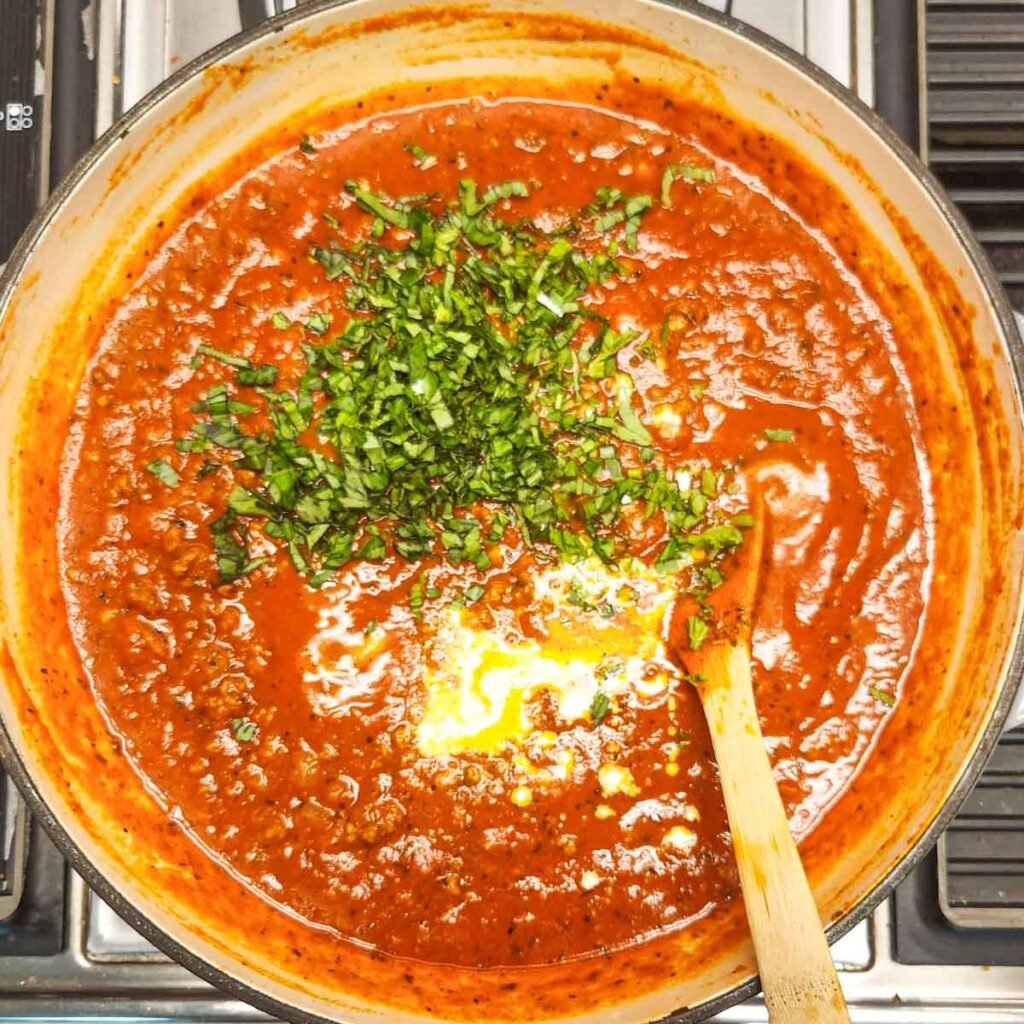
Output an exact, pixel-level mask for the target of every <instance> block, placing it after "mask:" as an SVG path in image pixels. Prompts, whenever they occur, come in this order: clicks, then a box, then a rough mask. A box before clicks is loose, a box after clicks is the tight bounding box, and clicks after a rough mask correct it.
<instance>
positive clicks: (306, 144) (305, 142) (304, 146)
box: [299, 135, 316, 156]
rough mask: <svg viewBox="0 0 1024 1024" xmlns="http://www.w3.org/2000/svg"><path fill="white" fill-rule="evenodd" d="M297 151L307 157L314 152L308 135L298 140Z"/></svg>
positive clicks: (314, 148) (314, 149) (314, 147)
mask: <svg viewBox="0 0 1024 1024" xmlns="http://www.w3.org/2000/svg"><path fill="white" fill-rule="evenodd" d="M299 150H300V151H301V152H303V153H305V154H306V155H307V156H310V155H311V154H313V153H315V152H316V146H314V145H313V140H312V139H311V138H310V137H309V136H308V135H303V136H302V138H301V139H299Z"/></svg>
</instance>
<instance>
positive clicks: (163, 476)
mask: <svg viewBox="0 0 1024 1024" xmlns="http://www.w3.org/2000/svg"><path fill="white" fill-rule="evenodd" d="M146 472H148V473H152V474H153V476H155V477H156V478H157V480H159V481H160V483H162V484H166V485H167V486H168V487H177V486H178V483H179V482H180V481H181V476H180V475H179V473H178V471H177V470H176V469H175V468H174V467H173V466H172V465H171V464H170V463H169V462H166V461H165V460H164V459H154V460H153V461H152V462H147V463H146Z"/></svg>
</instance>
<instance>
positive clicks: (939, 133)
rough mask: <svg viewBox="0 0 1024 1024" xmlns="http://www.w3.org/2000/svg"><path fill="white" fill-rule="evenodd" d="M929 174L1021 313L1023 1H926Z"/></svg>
mask: <svg viewBox="0 0 1024 1024" xmlns="http://www.w3.org/2000/svg"><path fill="white" fill-rule="evenodd" d="M926 30H927V31H926V38H927V69H928V71H927V75H928V125H929V144H930V158H931V161H930V162H931V165H932V168H933V169H934V170H935V171H936V173H937V174H938V175H939V177H940V178H941V179H942V181H943V183H944V184H945V185H946V187H947V188H948V189H949V191H950V195H951V196H952V197H953V199H954V200H955V201H956V202H957V203H959V204H960V207H961V209H962V210H963V211H964V213H965V214H966V216H967V219H968V220H969V221H970V223H971V226H972V227H973V228H974V230H975V233H976V234H977V236H978V238H979V239H980V241H981V242H982V243H983V244H984V246H985V248H986V249H987V250H988V253H989V256H990V257H991V259H992V262H993V264H994V266H995V268H996V270H997V271H998V273H999V276H1000V277H1001V279H1002V281H1003V284H1004V285H1005V286H1006V290H1007V292H1008V294H1009V296H1010V301H1011V302H1012V303H1013V305H1014V306H1015V307H1016V308H1017V309H1022V310H1024V0H1003V2H1001V3H997V2H980V0H974V2H963V0H959V2H953V0H928V5H927V20H926Z"/></svg>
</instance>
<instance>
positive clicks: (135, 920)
mask: <svg viewBox="0 0 1024 1024" xmlns="http://www.w3.org/2000/svg"><path fill="white" fill-rule="evenodd" d="M354 2H357V0H309V2H307V3H305V4H303V5H302V6H301V7H296V8H295V9H293V10H291V11H288V12H285V13H283V14H280V15H276V16H274V17H272V18H269V19H267V20H266V21H263V22H261V23H260V24H258V25H254V26H252V27H250V28H248V29H244V30H243V31H241V32H240V33H238V34H236V35H234V36H230V37H229V38H228V39H226V40H224V41H223V42H221V43H219V44H218V45H217V46H215V47H213V48H212V49H210V50H208V51H206V52H205V53H203V54H200V55H199V56H198V57H196V58H195V59H194V60H192V61H190V62H189V63H187V64H185V65H183V66H182V67H180V68H178V69H177V70H175V71H174V72H173V73H172V74H171V75H170V76H168V77H167V78H166V79H165V80H164V81H163V82H162V83H161V84H160V85H159V86H157V87H156V88H155V89H153V90H152V91H151V92H149V93H147V94H146V95H145V96H144V97H143V98H142V99H141V100H139V102H138V103H136V104H135V105H134V106H133V107H131V108H130V109H129V110H128V111H126V112H125V113H124V114H122V116H121V117H120V118H119V119H118V120H117V121H116V122H115V123H114V124H113V125H112V126H111V127H110V128H108V129H107V131H106V132H104V133H103V135H102V136H100V138H99V139H97V140H96V142H94V143H93V145H92V146H91V147H90V148H89V149H88V150H87V151H86V153H85V154H84V155H83V156H82V157H81V158H80V159H79V160H78V161H77V162H76V164H75V165H74V167H73V168H72V169H71V170H70V171H69V172H68V174H67V175H65V177H64V178H63V179H61V181H60V182H59V183H58V185H57V187H56V188H55V189H54V190H53V191H52V192H51V193H50V196H49V197H48V198H47V200H46V202H45V203H44V204H43V205H42V206H41V207H40V209H39V210H38V212H37V213H36V215H35V216H34V217H33V218H32V220H31V222H30V223H29V225H28V227H27V228H26V229H25V231H24V232H23V233H22V235H21V237H20V238H19V240H18V242H17V244H16V245H15V248H14V250H13V251H12V253H11V256H10V259H9V260H8V262H7V264H6V266H5V267H4V270H3V273H2V274H0V323H2V321H3V318H4V316H5V314H6V312H7V310H8V309H9V307H10V303H11V300H12V298H13V296H14V294H15V292H16V289H17V286H18V283H19V281H20V278H21V276H22V272H23V270H24V268H25V265H26V263H27V262H28V259H29V257H30V256H31V254H32V252H33V251H34V249H35V247H36V245H37V244H38V242H39V239H40V238H41V237H42V236H43V235H44V233H45V232H46V231H47V229H48V228H49V226H50V224H51V223H52V222H53V221H54V220H55V219H56V218H57V216H58V215H59V214H60V212H61V210H62V209H63V207H64V205H65V203H66V202H67V201H68V200H69V199H70V197H71V196H72V195H73V193H74V191H75V189H76V187H77V186H78V184H79V183H80V182H81V181H82V180H83V179H84V178H85V177H86V176H87V175H88V174H89V173H90V172H91V171H92V169H93V168H94V166H95V165H96V164H97V163H98V162H99V161H100V160H101V159H102V158H103V157H104V156H105V155H106V154H107V152H108V151H109V150H111V149H113V147H114V146H115V145H116V144H117V143H118V142H119V141H120V140H121V139H122V138H124V137H125V136H126V135H127V134H128V133H129V132H130V131H132V129H133V128H135V126H136V125H137V124H138V123H139V122H140V121H141V120H142V119H143V118H144V117H145V116H146V115H147V114H148V113H149V112H150V111H151V110H153V109H154V108H155V107H158V106H159V105H160V104H161V103H162V102H163V100H164V99H165V98H167V97H168V96H170V95H171V94H172V93H174V92H175V91H176V90H177V89H178V88H179V87H180V86H182V85H184V84H185V83H186V82H188V81H190V80H192V79H194V78H195V77H197V76H198V75H199V74H201V73H202V72H203V71H205V70H206V69H207V68H208V67H211V66H212V65H214V64H216V63H218V62H220V61H222V60H225V59H228V58H230V57H231V56H232V55H233V54H235V53H236V52H237V51H239V50H241V49H244V48H245V47H246V46H248V45H249V44H250V43H253V42H256V41H258V40H261V39H263V38H265V37H269V36H272V35H275V34H277V33H278V32H281V31H284V29H285V28H287V27H289V26H291V25H292V24H295V23H298V22H300V21H304V20H306V19H308V18H312V17H314V16H316V15H318V14H320V13H321V12H323V11H327V10H331V9H334V8H340V7H344V6H348V5H349V4H350V3H354ZM496 2H498V3H500V2H503V0H496ZM644 2H646V3H650V4H652V5H653V6H659V7H667V8H673V9H676V10H679V11H683V12H685V13H686V14H688V15H691V16H693V17H696V18H702V19H704V20H706V21H709V22H711V23H712V24H714V25H716V26H717V27H718V28H721V29H724V30H726V31H728V32H731V33H732V34H733V35H736V36H739V37H740V38H742V39H744V40H745V41H747V42H750V43H752V44H753V45H755V46H759V47H760V48H762V49H764V50H766V51H768V52H769V53H770V54H772V55H773V56H774V57H776V58H778V59H779V60H781V61H783V62H784V63H786V64H787V65H789V67H790V68H791V69H792V70H794V71H796V72H797V73H799V74H802V75H803V76H804V77H806V78H809V79H810V80H811V82H812V83H813V84H814V85H817V86H818V87H820V88H822V89H823V90H825V91H826V92H827V93H828V94H829V95H830V96H831V97H832V98H833V99H836V100H838V101H839V103H840V104H842V106H843V107H844V108H845V110H846V112H847V113H849V114H851V115H852V116H854V117H856V118H859V119H860V120H861V121H862V122H864V123H865V124H867V126H868V127H869V128H870V129H871V131H872V132H873V134H874V135H875V136H876V137H878V138H879V139H881V141H882V142H883V143H884V144H885V146H886V147H887V149H888V150H889V152H890V153H891V155H892V156H893V157H895V158H896V160H897V161H898V162H899V163H900V164H902V165H903V167H904V169H905V170H907V171H908V172H910V173H911V174H912V175H913V176H914V177H915V178H917V179H918V181H919V182H920V183H921V185H922V187H923V188H924V190H925V192H926V194H927V197H928V199H929V200H930V201H931V202H932V203H933V204H934V205H935V206H936V207H937V208H938V210H939V212H940V213H941V214H942V216H943V218H944V219H945V221H946V224H947V225H948V227H949V228H950V230H951V231H952V233H953V235H954V237H955V239H956V241H957V242H958V244H959V246H960V248H961V249H962V250H963V251H964V253H965V254H966V255H967V257H968V261H969V263H970V264H971V266H972V268H973V269H974V271H975V272H976V273H977V275H978V277H979V278H980V279H981V282H982V284H983V285H984V291H985V294H986V297H987V298H988V300H989V302H990V304H991V306H992V310H993V312H994V314H995V319H996V321H997V322H998V324H999V326H1000V328H1001V329H1002V335H1003V341H1004V342H1005V345H1006V351H1007V355H1008V356H1009V360H1010V369H1011V370H1012V378H1013V382H1014V385H1015V391H1016V397H1017V405H1018V409H1022V408H1024V395H1022V390H1024V340H1022V337H1021V332H1020V331H1019V330H1018V326H1017V322H1016V320H1015V318H1014V315H1013V310H1012V308H1011V306H1010V303H1009V299H1008V298H1007V296H1006V293H1005V291H1004V290H1003V286H1002V283H1001V282H1000V281H999V278H998V276H997V274H996V272H995V269H994V268H993V266H992V264H991V261H990V260H989V258H988V256H987V254H986V253H985V251H984V250H983V249H982V247H981V245H980V243H979V242H978V240H977V239H976V238H975V236H974V234H973V232H972V231H971V229H970V226H969V225H968V223H967V221H966V218H965V217H964V215H963V214H962V213H961V212H960V210H959V209H958V208H957V207H956V205H955V204H954V203H953V201H952V200H951V199H950V198H949V196H948V195H947V194H946V191H945V189H944V188H943V186H942V185H941V184H940V182H939V181H938V179H937V178H936V177H935V175H934V174H932V172H931V170H929V168H928V166H927V165H926V164H925V163H924V161H923V160H922V159H921V157H920V156H919V155H918V154H917V153H915V152H914V151H913V150H912V149H911V148H910V147H909V146H908V145H907V143H906V142H904V140H903V139H902V138H901V137H900V136H899V135H898V134H897V133H896V131H895V130H894V129H893V127H892V126H891V125H890V124H889V123H888V122H887V121H885V120H884V119H883V118H882V117H881V116H880V115H879V114H878V113H877V112H876V111H875V110H873V109H872V108H871V107H869V106H868V105H867V104H866V103H864V101H863V100H861V99H860V97H858V96H856V95H855V94H854V93H853V92H851V91H850V90H848V89H846V88H845V87H844V86H842V85H841V84H840V83H839V82H837V81H836V80H835V79H834V78H832V77H831V76H830V75H829V74H827V73H826V72H825V71H823V70H822V69H821V68H819V67H818V66H817V65H815V64H813V63H812V62H811V61H810V60H809V59H808V58H806V57H805V56H804V55H803V54H800V53H797V52H796V51H794V50H791V49H789V48H788V47H787V46H785V45H783V44H782V43H780V42H778V41H777V40H775V39H774V38H772V37H771V36H769V35H768V34H767V33H765V32H763V31H761V30H760V29H757V28H754V27H752V26H750V25H747V24H746V23H744V22H742V21H739V20H738V19H736V18H734V17H733V16H731V15H728V14H724V13H721V12H719V11H717V10H715V9H713V8H709V7H707V6H704V5H703V4H701V3H700V2H699V0H644ZM421 3H422V0H412V2H411V3H410V5H409V6H410V7H415V6H419V5H420V4H421ZM595 20H598V19H595ZM1018 426H1019V427H1021V428H1022V429H1024V422H1022V421H1019V422H1018ZM1021 600H1022V602H1024V597H1022V599H1021ZM1022 679H1024V627H1022V626H1020V625H1018V627H1017V629H1016V633H1015V636H1014V637H1013V644H1012V648H1011V650H1010V656H1009V659H1008V660H1007V662H1006V665H1005V667H1004V669H1003V678H1002V681H1001V683H1000V689H999V695H998V697H997V699H996V703H995V705H994V707H993V709H992V712H991V714H990V715H989V719H988V722H987V723H986V725H985V728H984V731H983V732H982V735H981V737H980V738H979V741H978V745H977V747H976V748H975V749H974V751H973V752H972V753H971V755H970V757H969V758H967V760H966V762H965V763H964V765H963V766H962V769H961V772H960V776H959V779H958V780H957V783H956V785H955V786H954V787H953V789H952V790H951V791H950V793H949V795H948V796H947V797H946V799H945V801H944V802H943V804H942V806H941V807H940V808H939V810H938V812H937V814H936V815H935V817H934V818H933V819H932V821H931V822H930V823H929V825H928V826H927V828H925V829H924V831H923V832H922V833H921V834H920V835H919V836H918V838H917V840H916V841H915V842H914V843H913V844H912V845H911V846H910V847H908V849H907V850H906V851H905V852H904V854H903V856H902V857H901V858H900V859H899V860H898V861H897V862H896V863H895V864H894V865H893V867H892V868H891V869H890V870H889V872H888V873H887V874H886V875H885V876H884V877H883V878H882V879H881V880H880V881H879V882H878V883H877V884H876V886H875V887H874V888H873V889H872V890H871V891H870V892H868V893H867V894H865V895H864V896H863V897H862V898H861V899H860V900H859V901H858V902H857V903H856V904H854V905H853V906H852V907H851V908H850V909H849V910H848V911H847V912H846V913H845V914H843V916H842V917H840V918H839V919H838V920H836V921H834V922H832V924H830V925H829V926H828V927H827V928H826V930H825V934H826V938H827V939H828V942H829V943H830V944H831V943H834V942H835V941H836V940H837V939H839V938H841V937H842V936H843V935H845V934H846V933H847V932H848V931H849V930H850V929H851V928H853V927H854V926H855V925H857V924H859V923H860V922H861V921H862V920H864V919H865V918H866V917H867V916H868V914H870V913H871V912H872V911H873V910H874V909H875V908H876V907H877V906H878V905H879V904H880V903H881V902H882V901H883V900H885V899H887V898H888V897H889V896H891V895H892V893H893V891H894V890H895V888H896V886H897V885H898V884H899V883H900V882H901V881H902V880H903V879H904V878H905V877H906V876H907V875H908V874H909V873H910V871H911V870H912V869H913V868H914V867H915V866H916V865H917V864H918V862H919V861H920V860H921V859H922V858H923V857H924V856H925V854H926V853H927V852H928V851H929V850H930V849H931V848H932V847H933V846H934V845H935V843H936V842H937V841H938V838H939V836H940V835H941V833H942V832H943V831H944V830H945V829H946V827H947V826H948V825H949V823H950V822H951V821H952V819H953V817H954V816H955V814H956V812H957V811H958V810H959V808H960V805H961V804H962V803H963V801H964V799H965V798H966V797H967V795H968V794H969V793H970V792H971V790H972V789H973V788H974V785H975V783H976V781H977V779H978V777H979V775H980V774H981V772H982V769H983V768H984V766H985V764H986V762H987V761H988V759H989V756H990V755H991V753H992V751H993V748H994V747H995V744H996V742H997V741H998V739H999V737H1000V735H1001V734H1002V732H1003V727H1004V724H1005V721H1006V719H1007V716H1008V715H1009V712H1010V708H1011V705H1012V704H1013V698H1014V696H1015V694H1016V690H1017V684H1018V683H1019V682H1020V681H1021V680H1022ZM0 763H2V765H3V768H4V769H5V770H6V771H7V773H8V774H9V775H10V776H11V778H12V779H13V780H14V782H15V784H16V785H17V787H18V789H19V791H20V792H21V795H22V798H23V799H24V800H25V802H26V804H27V805H28V808H29V810H30V812H31V813H32V815H33V817H35V818H36V820H37V821H39V823H40V824H41V825H42V826H43V828H44V829H45V830H46V832H47V834H48V835H49V837H50V838H51V839H52V840H53V842H54V844H55V845H56V846H57V848H58V850H60V852H61V854H62V855H63V856H64V857H65V858H67V860H68V862H69V863H70V865H71V867H72V868H74V870H75V871H76V872H78V874H79V875H81V876H82V878H83V879H84V880H85V882H86V883H87V884H88V885H89V887H90V888H92V889H93V890H94V891H95V892H96V893H97V894H98V895H99V896H100V897H101V898H102V899H103V900H104V902H106V903H107V904H109V906H110V907H111V908H112V909H113V910H114V911H115V912H116V913H117V914H118V915H119V916H120V917H122V918H123V919H124V920H125V921H126V922H127V923H128V924H129V925H131V927H132V928H134V929H135V930H136V931H138V932H139V933H140V934H141V935H142V936H143V937H144V938H145V939H147V940H148V941H149V942H151V943H152V944H153V945H154V946H156V947H157V948H158V949H159V950H161V951H162V952H163V953H165V954H167V955H168V956H169V957H171V958H172V959H173V960H174V961H175V962H176V963H178V964H180V965H181V966H183V967H185V968H186V969H187V970H188V971H190V972H192V973H193V974H195V975H196V976H197V977H199V978H201V979H202V980H204V981H206V982H208V983H210V984H211V985H213V986H214V987H216V988H217V989H218V990H219V991H221V992H223V993H224V994H226V995H228V996H231V997H234V998H236V999H240V1000H242V1001H243V1002H246V1003H248V1004H249V1005H251V1006H253V1007H255V1008H256V1009H258V1010H262V1011H264V1012H265V1013H268V1014H272V1015H274V1016H277V1017H280V1018H282V1019H284V1020H288V1021H292V1022H295V1024H305V1022H315V1024H337V1018H331V1017H325V1016H322V1015H320V1014H316V1013H311V1012H309V1011H306V1010H303V1009H302V1008H301V1007H299V1006H297V1005H296V1004H293V1003H287V1002H284V1001H283V1000H281V999H278V998H276V997H275V996H272V995H269V994H268V993H266V992H264V991H262V990H260V989H258V988H255V987H253V986H252V985H250V984H248V983H246V982H243V981H241V980H239V979H238V978H236V977H235V976H233V975H231V974H229V973H227V972H226V971H224V970H221V969H220V968H219V967H215V966H214V965H213V964H211V963H209V962H208V961H206V960H204V959H203V958H202V957H201V956H198V955H197V954H195V953H193V952H192V951H191V950H190V949H189V948H187V947H186V946H185V945H184V944H182V942H180V941H179V940H178V939H176V938H174V937H173V936H172V935H170V934H169V933H168V932H166V931H164V930H163V929H162V928H161V927H159V926H158V925H156V924H155V923H154V922H153V921H151V920H150V919H149V918H148V917H146V915H145V914H144V913H142V911H140V910H139V909H137V908H136V907H135V905H134V904H132V903H131V902H130V901H129V900H128V899H127V898H126V897H124V896H123V895H122V894H121V892H120V890H119V888H118V887H117V886H116V885H115V884H114V883H113V882H111V881H110V880H109V879H108V878H107V876H106V875H105V874H104V873H103V872H102V871H101V870H100V869H99V868H98V867H97V866H96V865H95V864H94V863H93V862H92V861H91V860H90V859H89V857H88V856H87V855H86V854H85V853H84V852H83V850H82V849H81V847H80V846H79V845H78V844H77V842H76V841H75V840H74V839H73V838H72V837H71V835H70V833H69V832H68V831H67V830H66V829H65V827H64V825H63V824H62V823H61V821H60V820H59V818H58V817H57V815H56V814H54V812H53V811H52V810H51V809H50V808H49V806H48V805H47V804H46V802H45V801H44V800H43V798H42V796H41V794H40V792H39V789H38V787H37V786H36V783H35V780H34V778H33V777H32V774H31V773H30V772H29V770H28V768H27V767H26V765H25V763H24V761H23V760H22V757H21V754H20V753H19V751H18V749H17V747H16V746H15V744H14V742H13V740H12V739H11V735H10V733H9V732H8V726H7V723H6V721H3V719H2V718H0ZM760 990H761V983H760V978H759V976H758V975H756V974H755V975H754V976H753V977H752V978H750V979H749V980H748V981H745V982H743V983H742V984H739V985H737V986H735V987H733V988H731V989H728V990H727V991H725V992H723V993H721V994H720V995H718V996H715V997H714V998H712V999H709V1000H707V1001H705V1002H703V1003H701V1004H700V1005H699V1006H696V1007H687V1008H683V1009H680V1010H677V1011H674V1012H672V1013H670V1014H669V1015H667V1016H666V1017H664V1018H662V1020H663V1021H664V1022H665V1024H669V1022H671V1024H696V1022H697V1021H700V1020H704V1019H706V1018H708V1017H710V1016H712V1015H713V1014H716V1013H720V1012H721V1011H723V1010H726V1009H728V1008H729V1007H731V1006H735V1005H736V1004H738V1003H740V1002H743V1001H745V1000H747V999H749V998H751V997H752V996H755V995H757V993H758V992H760Z"/></svg>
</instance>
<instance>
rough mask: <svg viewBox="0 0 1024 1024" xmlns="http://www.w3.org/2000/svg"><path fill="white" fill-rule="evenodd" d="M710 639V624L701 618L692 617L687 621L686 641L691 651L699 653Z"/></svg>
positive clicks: (697, 616)
mask: <svg viewBox="0 0 1024 1024" xmlns="http://www.w3.org/2000/svg"><path fill="white" fill-rule="evenodd" d="M707 638H708V624H707V623H706V622H705V621H704V620H703V619H702V618H701V617H700V616H699V615H691V616H690V617H689V618H688V619H687V620H686V639H687V640H688V641H689V644H690V650H691V651H699V650H700V648H701V645H702V644H703V643H704V641H705V640H706V639H707Z"/></svg>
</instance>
